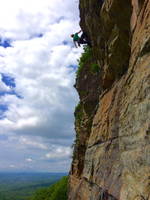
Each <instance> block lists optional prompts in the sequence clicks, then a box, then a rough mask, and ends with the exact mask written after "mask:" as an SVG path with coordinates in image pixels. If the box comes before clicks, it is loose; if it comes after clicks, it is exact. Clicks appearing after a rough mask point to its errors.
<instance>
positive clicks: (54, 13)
mask: <svg viewBox="0 0 150 200" xmlns="http://www.w3.org/2000/svg"><path fill="white" fill-rule="evenodd" d="M78 12H79V11H78V1H76V0H73V1H70V0H65V1H64V0H45V1H42V0H26V1H23V0H14V1H13V2H11V1H9V0H5V1H4V2H3V3H2V5H1V8H0V127H1V129H0V160H1V162H0V171H4V170H5V171H49V172H56V171H57V172H64V171H68V170H69V168H70V162H71V159H70V157H71V151H72V150H71V148H70V147H71V145H72V143H73V139H74V134H75V133H74V116H73V112H74V107H75V105H76V104H77V102H78V95H77V93H76V91H75V89H74V88H73V85H74V82H75V70H76V68H77V59H78V58H79V56H80V54H81V52H82V49H81V48H80V49H79V48H78V49H77V48H75V47H74V46H73V44H72V40H71V37H70V35H71V34H72V33H74V32H76V31H78V30H79V29H80V27H79V13H78ZM4 19H5V20H4Z"/></svg>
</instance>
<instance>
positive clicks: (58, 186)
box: [30, 176, 68, 200]
mask: <svg viewBox="0 0 150 200" xmlns="http://www.w3.org/2000/svg"><path fill="white" fill-rule="evenodd" d="M67 185H68V177H66V176H65V177H63V178H62V179H61V180H60V181H58V182H57V183H55V184H53V185H52V186H51V187H49V188H43V189H39V190H37V191H36V193H35V194H34V196H33V197H31V198H30V200H67Z"/></svg>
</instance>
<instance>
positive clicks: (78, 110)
mask: <svg viewBox="0 0 150 200" xmlns="http://www.w3.org/2000/svg"><path fill="white" fill-rule="evenodd" d="M74 115H75V119H76V122H77V123H79V124H81V122H82V117H83V108H82V104H81V103H78V105H77V106H76V108H75V112H74Z"/></svg>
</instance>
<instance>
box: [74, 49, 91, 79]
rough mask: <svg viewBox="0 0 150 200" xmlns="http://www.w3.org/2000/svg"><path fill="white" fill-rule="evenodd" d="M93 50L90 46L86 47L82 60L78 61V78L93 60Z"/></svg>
mask: <svg viewBox="0 0 150 200" xmlns="http://www.w3.org/2000/svg"><path fill="white" fill-rule="evenodd" d="M91 57H92V49H91V48H90V47H89V46H84V52H83V53H82V55H81V57H80V59H79V60H78V63H79V67H78V70H77V72H76V74H77V77H78V76H79V75H80V73H81V71H82V69H83V67H84V65H85V64H86V63H87V62H88V61H89V60H90V59H91Z"/></svg>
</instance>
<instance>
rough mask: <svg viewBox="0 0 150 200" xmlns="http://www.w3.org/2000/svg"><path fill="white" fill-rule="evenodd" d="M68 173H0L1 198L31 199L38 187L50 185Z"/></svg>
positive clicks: (0, 199)
mask: <svg viewBox="0 0 150 200" xmlns="http://www.w3.org/2000/svg"><path fill="white" fill-rule="evenodd" d="M65 175H67V173H25V172H23V173H6V172H5V173H0V200H30V199H31V196H32V195H33V194H34V193H35V191H36V190H37V189H42V188H44V187H49V186H50V185H52V184H54V183H56V182H57V181H58V180H60V179H61V178H62V177H63V176H65Z"/></svg>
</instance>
